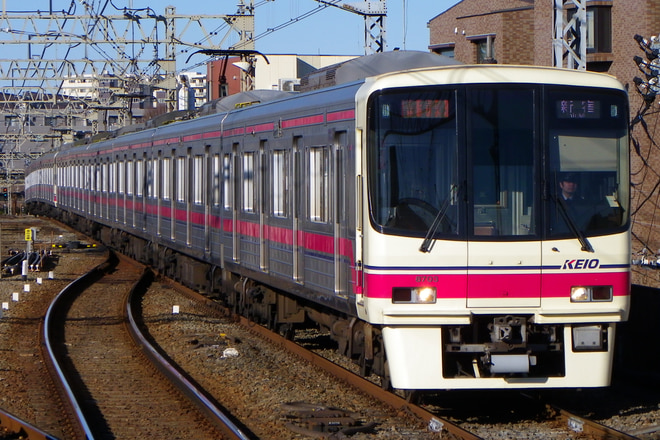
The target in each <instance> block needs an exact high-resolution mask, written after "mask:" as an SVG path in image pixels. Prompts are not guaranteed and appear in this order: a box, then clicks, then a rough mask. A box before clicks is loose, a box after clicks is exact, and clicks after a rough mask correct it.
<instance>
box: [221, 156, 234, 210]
mask: <svg viewBox="0 0 660 440" xmlns="http://www.w3.org/2000/svg"><path fill="white" fill-rule="evenodd" d="M222 198H223V200H224V208H225V209H231V207H232V177H231V154H225V155H224V156H223V157H222Z"/></svg>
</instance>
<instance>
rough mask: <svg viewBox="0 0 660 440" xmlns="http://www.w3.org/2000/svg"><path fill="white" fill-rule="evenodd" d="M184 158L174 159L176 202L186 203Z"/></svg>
mask: <svg viewBox="0 0 660 440" xmlns="http://www.w3.org/2000/svg"><path fill="white" fill-rule="evenodd" d="M185 191H186V158H185V157H177V158H176V201H177V202H185V201H186V192H185Z"/></svg>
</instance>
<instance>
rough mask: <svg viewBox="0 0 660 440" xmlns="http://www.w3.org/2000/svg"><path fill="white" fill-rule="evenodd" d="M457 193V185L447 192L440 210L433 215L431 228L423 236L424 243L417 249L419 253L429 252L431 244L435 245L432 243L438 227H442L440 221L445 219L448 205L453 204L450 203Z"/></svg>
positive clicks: (431, 247)
mask: <svg viewBox="0 0 660 440" xmlns="http://www.w3.org/2000/svg"><path fill="white" fill-rule="evenodd" d="M458 192H459V187H458V185H452V186H451V189H450V190H449V194H447V197H445V200H443V202H442V206H440V209H439V210H438V213H437V214H436V215H435V218H434V219H433V222H432V223H431V226H429V230H428V231H427V232H426V236H424V241H423V242H422V245H421V246H420V247H419V251H420V252H431V249H433V244H434V243H435V241H433V237H435V233H436V232H437V231H438V229H439V228H440V225H442V221H443V220H444V219H445V217H447V215H446V214H447V209H448V208H449V206H450V205H452V204H453V203H452V202H454V201H455V200H456V197H458Z"/></svg>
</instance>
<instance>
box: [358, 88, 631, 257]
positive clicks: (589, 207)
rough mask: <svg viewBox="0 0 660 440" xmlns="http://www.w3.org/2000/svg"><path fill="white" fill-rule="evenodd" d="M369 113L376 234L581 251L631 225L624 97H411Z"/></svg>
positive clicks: (403, 93) (529, 92)
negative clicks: (563, 241) (531, 243)
mask: <svg viewBox="0 0 660 440" xmlns="http://www.w3.org/2000/svg"><path fill="white" fill-rule="evenodd" d="M542 103H543V104H542ZM369 104H370V106H369V126H368V127H369V139H368V146H369V147H368V169H369V202H370V214H371V223H372V225H373V226H374V227H375V228H376V229H377V230H379V231H381V232H383V233H386V234H394V235H403V236H418V237H426V238H427V239H428V238H429V237H432V238H446V239H451V238H453V237H454V238H455V237H459V236H460V237H465V236H468V237H472V238H473V239H478V240H489V239H491V238H492V239H502V238H505V239H510V240H520V239H523V240H524V239H529V240H532V239H539V237H541V236H548V237H555V236H556V237H561V236H575V237H576V238H580V239H581V240H582V239H583V238H584V240H585V242H586V241H587V239H586V237H588V236H591V235H599V234H604V233H610V232H612V231H613V230H616V229H618V228H624V227H626V225H627V218H628V212H629V210H628V204H629V200H628V191H629V187H628V181H627V178H626V176H627V172H628V154H627V148H628V144H627V123H626V120H627V116H626V115H627V99H626V96H625V94H623V93H613V92H611V91H607V90H600V89H589V90H588V91H585V90H584V89H583V88H576V87H553V88H549V87H548V86H533V85H515V86H504V85H502V86H500V87H493V86H469V87H456V88H444V87H438V88H433V89H429V88H423V89H422V88H412V89H396V90H386V91H381V92H378V93H377V94H375V95H373V96H372V98H371V100H370V103H369ZM540 108H544V109H545V110H543V111H539V109H540ZM564 189H566V191H564ZM568 191H571V192H572V194H571V195H567V194H568ZM573 202H579V205H580V206H577V205H578V203H573ZM424 247H425V245H422V250H424Z"/></svg>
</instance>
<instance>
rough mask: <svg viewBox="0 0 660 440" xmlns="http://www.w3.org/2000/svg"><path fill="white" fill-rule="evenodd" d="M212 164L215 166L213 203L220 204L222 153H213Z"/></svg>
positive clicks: (214, 204)
mask: <svg viewBox="0 0 660 440" xmlns="http://www.w3.org/2000/svg"><path fill="white" fill-rule="evenodd" d="M212 166H213V183H212V188H213V193H212V197H213V201H212V203H213V206H220V155H219V154H214V155H213V162H212Z"/></svg>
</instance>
